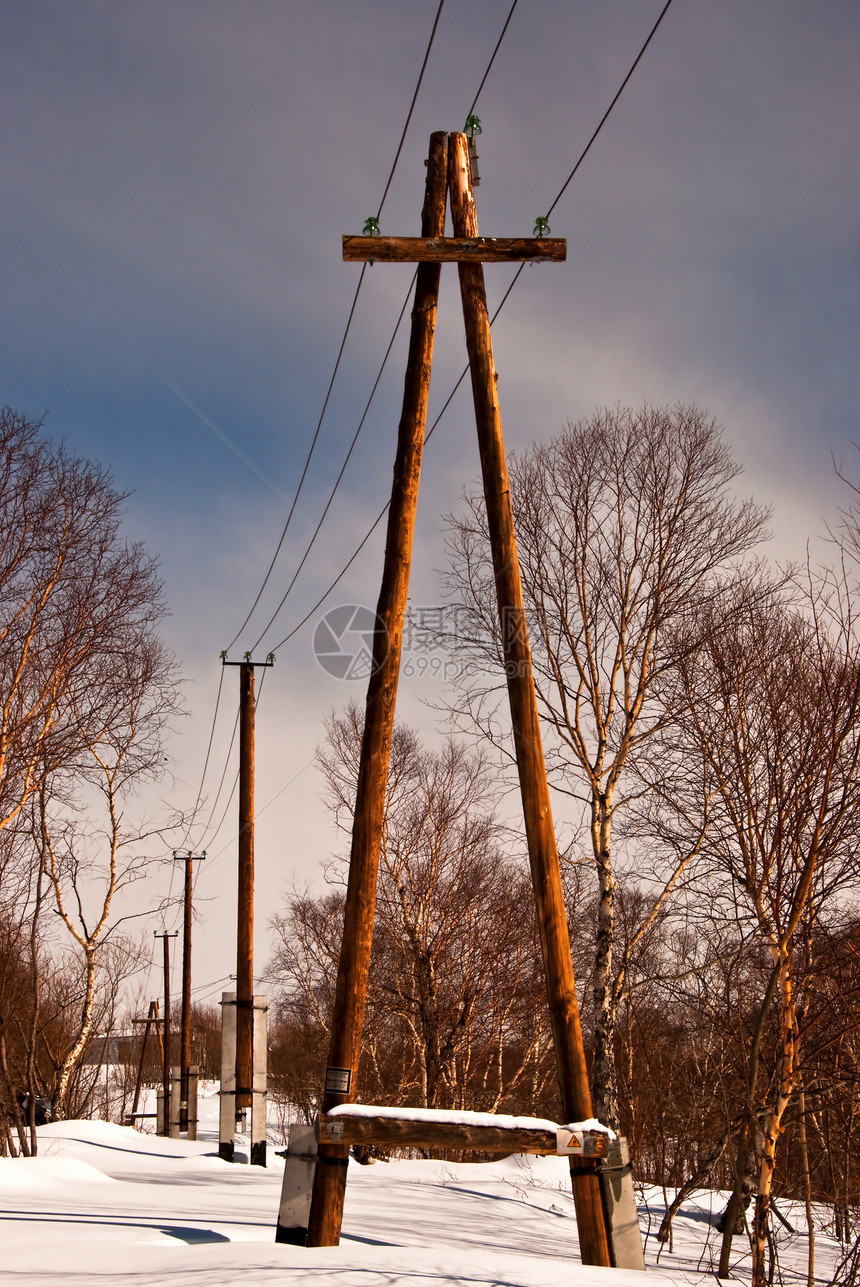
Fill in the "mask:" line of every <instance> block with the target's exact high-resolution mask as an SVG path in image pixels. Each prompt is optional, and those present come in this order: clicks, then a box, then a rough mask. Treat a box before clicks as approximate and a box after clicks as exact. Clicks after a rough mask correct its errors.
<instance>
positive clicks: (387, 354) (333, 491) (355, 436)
mask: <svg viewBox="0 0 860 1287" xmlns="http://www.w3.org/2000/svg"><path fill="white" fill-rule="evenodd" d="M417 275H418V269H417V268H416V270H415V272H414V273H413V274H412V282H411V283H410V286H409V290H408V291H407V292H406V298H405V299H404V301H403V307H402V308H401V309H400V313H399V315H398V318H397V321H396V323H395V325H394V330H393V331H392V332H391V339H390V340H389V341H388V348H387V349H386V350H385V356H384V357H383V359H382V363H381V365H380V367H379V371H378V372H377V375H376V379H375V380H374V382H373V388H372V389H371V390H370V396H369V397H368V399H367V402H366V403H365V405H364V411H363V412H362V413H361V419H360V420H359V422H358V428H357V429H356V431H355V433H354V434H353V436H352V442H351V443H350V444H349V450H348V451H347V453H346V457H345V458H344V462H343V464H342V465H341V467H340V473H339V474H338V476H337V478H336V479H335V481H334V486H333V487H332V489H331V492H330V493H329V498H328V500H327V501H326V503H325V509H324V510H323V512H322V514H321V515H320V518H319V522H318V523H317V525H316V527H315V528H314V530H313V534H312V535H311V539H310V540H309V541H308V544H307V547H306V548H305V552H304V554H303V555H302V557H301V560H300V562H299V566H298V567H297V568H296V570H295V572H294V573H293V578H292V580H291V581H290V583H289V585H288V586H287V588H286V590H285V591H284V593H283V597H282V598H281V601H280V603H279V604H278V606H277V607H276V608H275V611H274V612H273V613H272V615H271V617H270V618H269V620H268V621H267V622H266V625H265V626H264V627H263V629H262V631H261V633H260V637H259V639H257V641H256V642H255V643H254V644H253V645H252V651H253V650H254V649H256V648H259V646H260V643H261V642H262V640H263V638H264V636H265V634H266V631H267V630H268V629H269V628H270V627H271V626H272V624H273V623H274V621H275V620H276V619H277V616H278V614H279V612H280V611H281V608H283V606H284V604H285V603H286V601H287V596H288V595H289V593H290V591H291V590H292V588H293V586H294V585H295V584H296V581H297V580H298V578H299V574H300V573H301V570H302V568H303V567H304V566H305V563H306V561H307V557H308V555H309V554H310V552H311V550H312V549H313V547H314V543H315V542H316V539H317V537H318V536H319V534H320V529H321V527H322V525H323V523H324V522H325V518H326V515H327V514H328V512H329V510H330V508H331V505H332V502H333V500H334V498H335V496H336V495H337V489H338V487H339V486H340V483H341V479H342V478H343V476H344V474H345V473H346V467H347V465H348V464H349V462H350V458H351V456H352V453H353V450H354V449H355V444H356V443H357V442H358V436H359V434H360V433H361V431H362V428H363V427H364V422H365V420H366V419H367V414H368V412H369V411H370V404H371V403H372V402H373V399H374V396H375V394H376V390H377V389H378V388H379V381H380V380H381V379H382V374H383V372H384V370H385V366H386V363H387V362H388V359H389V357H390V356H391V350H392V348H393V347H394V341H395V339H396V338H397V332H398V331H399V330H400V323H401V322H402V321H403V315H404V313H405V312H406V306H407V304H408V303H409V298H410V295H411V293H412V286H413V285H414V284H415V278H416V277H417Z"/></svg>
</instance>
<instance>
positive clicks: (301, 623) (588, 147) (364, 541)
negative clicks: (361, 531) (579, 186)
mask: <svg viewBox="0 0 860 1287" xmlns="http://www.w3.org/2000/svg"><path fill="white" fill-rule="evenodd" d="M671 4H672V0H666V4H665V5H664V6H663V8H662V10H661V11H660V14H659V16H658V18H657V21H656V22H655V23H654V25H653V27H652V28H651V30H650V32H649V33H648V37H647V39H646V40H645V43H644V44H643V45H642V48H641V49H640V50H639V53H638V54H637V55H636V57H635V59H634V60H633V63H632V64H631V67H630V70H629V71H628V73H627V75H626V76H625V77H624V80H623V81H622V82H621V85H620V87H619V89H618V91H617V92H616V94H615V96H614V98H613V99H612V102H611V103H610V104H609V106H608V107H607V109H606V111H605V112H604V113H603V116H602V117H601V118H600V121H599V122H598V125H597V128H596V129H595V130H594V132H593V134H592V135H591V138H590V139H589V140H588V142H587V143H586V145H585V147H584V148H583V150H582V152H581V153H580V154H579V157H578V158H577V161H576V164H575V165H574V167H573V169H572V170H571V172H570V174H569V175H568V176H567V178H566V179H565V181H564V183H563V184H562V186H561V188H560V189H559V191H558V193H557V195H556V197H555V199H554V200H553V202H552V204H551V205H550V207H549V209H548V210H547V216H548V215H550V214H551V213H552V211H553V210H554V209H555V207H556V206H557V205H558V203H559V201H560V200H561V198H562V197H563V196H564V193H565V192H566V191H567V188H568V186H569V185H570V182H571V180H572V179H573V177H574V175H575V174H576V172H577V170H578V169H579V167H580V166H581V165H582V163H583V161H584V160H585V158H586V156H587V155H588V153H589V152H590V151H591V147H592V145H593V144H594V142H595V140H596V138H597V136H598V135H599V134H600V131H601V130H602V129H603V127H604V125H605V124H606V122H607V120H608V119H609V116H610V114H611V112H612V110H613V108H614V107H615V105H616V104H617V102H618V100H619V98H620V97H621V95H622V93H623V92H624V89H625V88H626V86H627V83H628V81H629V80H630V78H631V76H632V75H633V73H634V71H635V70H636V68H637V67H638V66H639V63H640V61H641V60H642V57H643V55H644V53H645V51H646V49H647V48H648V46H649V45H650V43H651V41H652V40H653V38H654V35H655V34H656V32H657V28H658V27H659V26H660V24H661V22H662V21H663V19H664V17H665V16H666V13H667V12H668V10H669V8H670V6H671ZM514 8H516V3H515V4H514V6H513V7H512V9H511V12H510V13H509V14H508V18H507V21H506V23H505V27H504V28H503V30H502V35H504V32H505V30H506V29H507V24H508V22H510V19H511V16H512V14H513V10H514ZM500 43H501V38H500V40H499V44H500ZM497 50H498V44H497V46H496V50H494V51H493V58H495V56H496V52H497ZM490 65H492V59H491V60H490ZM484 80H486V75H485V77H484ZM483 83H484V82H483V81H482V82H481V87H482V88H483ZM479 93H480V90H479ZM477 101H478V95H476V96H475V100H474V102H473V103H472V108H473V109H474V106H475V103H477ZM470 114H471V111H470ZM525 267H526V265H525V263H522V264H520V266H519V268H518V269H517V271H516V273H515V274H514V276H513V278H512V279H511V282H510V284H509V286H508V288H507V290H506V291H505V293H504V295H503V296H502V299H501V302H500V304H499V305H498V307H497V308H496V310H495V312H494V313H493V315H492V317H491V318H490V322H491V324H492V323H493V322H495V320H496V318H497V317H498V316H499V313H501V311H502V309H503V308H504V306H505V304H506V303H507V301H508V298H509V296H510V294H511V292H512V291H513V289H514V287H515V286H516V284H517V282H518V281H519V279H520V276H521V274H522V272H523V269H524V268H525ZM468 373H469V368H468V366H466V367H464V369H463V370H462V371H461V373H460V376H459V378H458V380H457V382H456V384H455V385H454V387H453V389H452V390H451V392H450V393H449V395H448V397H447V399H446V400H445V404H444V406H443V407H442V410H441V411H440V412H439V414H438V415H437V417H436V419H435V420H434V421H433V424H432V425H431V427H430V429H429V430H428V432H427V434H426V436H425V439H424V441H425V443H426V442H428V441H429V440H430V437H431V435H432V433H433V431H434V430H435V429H436V427H437V425H438V424H439V421H440V420H441V419H442V416H443V415H444V414H445V412H446V411H447V409H448V407H449V406H450V404H451V402H452V400H453V398H454V395H455V393H456V392H457V390H458V389H459V388H460V385H461V384H462V383H463V381H464V380H465V378H466V376H467V375H468ZM389 505H390V502H386V504H385V505H384V506H383V508H382V510H381V511H380V513H379V514H378V515H377V516H376V518H375V519H374V520H373V523H372V524H371V526H370V527H369V529H368V530H367V532H366V533H365V535H364V536H363V537H362V539H361V541H360V542H359V544H358V546H357V547H356V548H355V550H354V551H353V553H352V554H351V555H350V557H349V559H348V560H347V562H346V563H345V564H344V566H343V568H342V569H341V570H340V572H339V573H338V575H337V576H336V577H335V579H334V580H333V581H332V582H331V583H330V585H329V587H328V589H327V590H326V591H325V593H324V594H323V595H321V596H320V598H319V599H318V600H317V602H316V603H315V604H314V606H313V607H312V608H311V609H310V611H309V612H307V613H306V614H305V615H304V616H303V617H302V619H301V620H300V621H299V622H298V623H297V624H296V625H295V626H294V627H293V628H292V630H290V631H289V633H288V634H286V635H285V636H284V638H283V639H282V640H281V641H280V643H277V644H275V645H274V647H273V648H272V649H271V651H272V652H273V653H276V652H277V651H278V649H279V648H282V647H283V646H284V644H285V643H288V642H289V640H290V639H292V638H293V636H294V635H295V634H297V633H298V631H299V630H301V628H302V626H304V625H306V624H307V622H308V621H309V620H310V618H311V617H312V616H313V615H314V613H315V612H316V611H317V610H318V609H319V608H321V607H322V605H323V604H324V603H325V601H326V599H327V598H328V597H329V595H330V594H331V593H332V592H333V591H334V589H335V588H336V587H337V585H338V584H339V582H340V581H341V579H342V578H343V577H344V576H345V574H346V573H347V571H348V570H349V568H350V567H351V566H352V564H353V563H354V562H355V560H356V559H357V558H358V555H359V554H360V553H361V551H362V550H363V549H364V547H365V545H366V544H367V542H368V541H369V540H370V537H371V536H372V535H373V533H374V532H375V531H376V528H377V527H378V526H379V524H380V523H381V521H382V519H383V517H384V516H385V514H386V513H387V512H388V508H389ZM284 597H285V598H286V596H284ZM282 603H283V601H282ZM273 620H274V618H273ZM270 624H271V622H270ZM267 629H268V627H267Z"/></svg>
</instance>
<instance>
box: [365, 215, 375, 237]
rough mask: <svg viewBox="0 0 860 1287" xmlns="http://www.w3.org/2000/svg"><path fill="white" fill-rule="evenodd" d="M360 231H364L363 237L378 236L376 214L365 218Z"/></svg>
mask: <svg viewBox="0 0 860 1287" xmlns="http://www.w3.org/2000/svg"><path fill="white" fill-rule="evenodd" d="M361 231H362V232H363V233H364V235H365V237H378V236H379V220H378V219H377V217H376V215H371V216H370V218H369V219H365V221H364V227H363V228H362V230H361Z"/></svg>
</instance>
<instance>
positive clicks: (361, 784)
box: [308, 133, 448, 1247]
mask: <svg viewBox="0 0 860 1287" xmlns="http://www.w3.org/2000/svg"><path fill="white" fill-rule="evenodd" d="M447 155H448V136H447V134H444V133H437V134H433V135H432V136H431V139H430V156H429V161H428V166H427V186H426V191H425V198H424V210H423V214H422V220H421V231H422V234H423V235H424V236H425V237H434V236H441V235H442V233H443V231H444V228H445V209H446V206H447V192H446V174H447ZM440 271H441V269H440V266H439V265H438V264H429V263H428V264H421V265H420V267H419V269H418V277H417V281H416V284H415V303H414V305H413V309H412V329H411V333H410V340H409V355H408V358H407V364H406V378H405V381H404V388H403V407H402V412H401V416H400V425H399V428H398V435H397V453H396V457H395V462H394V479H393V482H392V491H391V508H390V510H389V513H388V531H387V536H386V542H385V557H384V562H383V570H382V588H381V590H380V593H379V602H378V604H377V608H376V614H377V627H376V630H375V632H374V639H373V662H372V670H371V675H370V680H369V682H368V688H367V701H366V706H365V719H364V736H363V740H362V746H361V757H360V761H359V769H358V785H357V790H356V802H355V815H354V818H353V830H352V847H351V850H350V860H349V878H348V882H347V890H346V906H345V910H344V930H343V939H342V941H341V950H340V960H339V964H338V973H337V984H336V989H335V1001H334V1009H333V1013H332V1023H331V1042H330V1046H329V1057H328V1063H329V1066H331V1067H336V1068H349V1069H351V1070H352V1086H351V1089H350V1093H349V1094H348V1095H342V1094H338V1093H336V1092H333V1091H327V1092H325V1094H324V1096H323V1100H322V1106H323V1111H324V1112H326V1111H327V1110H328V1109H330V1108H333V1107H334V1106H335V1105H336V1104H341V1103H344V1102H346V1101H347V1100H349V1099H351V1098H352V1097H353V1096H354V1094H355V1088H356V1080H357V1072H358V1064H359V1057H360V1053H361V1032H362V1026H363V1024H364V1008H365V1001H366V998H367V975H368V969H369V966H370V950H371V945H372V941H373V922H374V917H375V914H376V880H377V872H378V867H379V850H380V846H381V843H382V821H383V813H384V806H385V790H386V786H387V782H388V761H389V756H390V752H391V736H392V731H393V728H394V704H395V700H396V697H397V681H398V677H399V674H400V651H401V646H402V642H403V625H404V621H405V618H406V604H407V598H408V594H409V573H410V568H411V565H412V542H413V536H414V532H415V511H416V508H417V504H418V481H419V477H420V474H421V456H422V452H423V448H424V432H425V428H426V424H427V403H428V398H429V392H430V365H431V361H432V357H433V339H434V335H435V330H436V304H437V301H438V297H439V275H440ZM347 1154H348V1148H346V1147H344V1146H341V1145H336V1144H321V1145H320V1152H319V1162H318V1165H317V1170H316V1176H315V1178H314V1191H313V1198H312V1200H311V1212H310V1219H309V1225H308V1246H310V1247H332V1246H337V1245H338V1243H339V1241H340V1229H341V1222H342V1219H343V1202H344V1195H345V1190H346V1161H347Z"/></svg>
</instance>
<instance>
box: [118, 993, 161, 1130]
mask: <svg viewBox="0 0 860 1287" xmlns="http://www.w3.org/2000/svg"><path fill="white" fill-rule="evenodd" d="M132 1023H142V1024H143V1038H142V1040H141V1043H140V1059H139V1060H138V1063H137V1077H136V1078H135V1082H134V1097H133V1099H132V1101H131V1112H130V1113H129V1114H128V1120H127V1121H126V1125H127V1126H128V1125H131V1126H133V1125H134V1119H135V1117H136V1116H137V1106H138V1104H139V1103H140V1088H141V1086H142V1085H143V1065H144V1061H145V1059H146V1047H147V1045H148V1043H149V1029H150V1028H151V1027H152V1025H153V1024H154V1025H155V1031H156V1033H157V1034H158V1039H159V1041H160V1042H161V1062H162V1066H163V1065H164V1041H163V1040H162V1038H161V1033H160V1032H159V1024H160V1023H161V1020H160V1019H159V1017H158V1002H157V1001H150V1003H149V1014H148V1015H147V1016H146V1018H145V1019H132Z"/></svg>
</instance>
